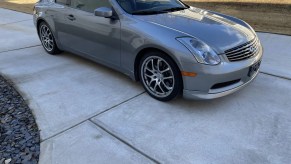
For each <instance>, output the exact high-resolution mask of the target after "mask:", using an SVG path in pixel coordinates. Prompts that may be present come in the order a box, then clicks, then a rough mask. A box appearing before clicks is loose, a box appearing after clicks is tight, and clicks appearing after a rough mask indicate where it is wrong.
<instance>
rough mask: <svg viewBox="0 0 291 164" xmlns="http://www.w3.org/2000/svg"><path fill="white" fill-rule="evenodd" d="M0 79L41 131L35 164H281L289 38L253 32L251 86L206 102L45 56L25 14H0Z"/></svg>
mask: <svg viewBox="0 0 291 164" xmlns="http://www.w3.org/2000/svg"><path fill="white" fill-rule="evenodd" d="M0 18H1V19H0V34H1V35H0V73H1V74H2V75H4V76H5V77H6V78H8V79H10V80H11V81H13V83H14V85H15V87H16V88H17V89H18V91H19V92H20V93H21V94H22V95H23V96H24V98H25V99H26V100H27V102H28V104H29V106H30V108H31V109H32V111H33V113H34V115H35V117H36V121H37V124H38V126H39V129H40V130H41V131H40V133H41V140H42V142H41V156H40V163H61V164H65V163H68V164H70V163H202V164H204V163H205V164H206V163H235V164H239V163H264V164H265V163H276V164H277V163H278V164H279V163H289V162H290V161H291V103H290V100H291V72H290V70H291V64H290V63H291V54H290V52H291V47H290V45H291V37H289V36H282V35H274V34H265V33H259V37H260V38H261V41H262V44H263V45H264V48H265V56H264V60H263V64H262V69H261V72H260V74H259V76H258V78H257V79H256V80H255V81H254V82H253V83H252V84H251V85H250V86H248V87H246V88H245V89H243V90H241V91H240V92H237V93H235V94H233V95H231V96H227V97H224V98H220V99H216V100H212V101H187V100H184V99H181V98H179V99H176V100H174V101H172V102H168V103H162V102H159V101H156V100H154V99H152V98H150V97H149V96H148V95H147V94H146V93H145V92H144V90H143V89H142V87H141V85H140V84H139V83H136V82H133V81H132V80H130V79H129V78H128V77H127V76H125V75H123V74H121V73H118V72H116V71H113V70H111V69H108V68H106V67H104V66H102V65H99V64H95V63H93V62H91V61H89V60H86V59H83V58H80V57H77V56H76V55H73V54H70V53H63V54H61V55H58V56H51V55H48V54H47V53H46V52H45V51H44V50H43V48H42V47H41V46H40V41H39V39H38V37H37V34H36V30H35V28H34V26H33V23H32V16H31V15H27V14H23V13H18V12H14V11H10V10H5V9H0Z"/></svg>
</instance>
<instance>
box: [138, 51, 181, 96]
mask: <svg viewBox="0 0 291 164" xmlns="http://www.w3.org/2000/svg"><path fill="white" fill-rule="evenodd" d="M139 71H140V72H139V75H140V80H141V82H142V84H143V87H144V88H145V90H146V91H147V93H148V94H149V95H150V96H152V97H153V98H155V99H157V100H160V101H170V100H172V99H174V98H175V97H177V96H178V95H179V94H180V93H181V90H182V77H181V73H180V71H179V68H178V67H177V65H176V64H175V63H174V61H173V60H172V59H171V58H170V57H168V56H167V55H166V54H164V53H161V52H150V53H147V54H145V55H144V56H143V57H142V59H141V62H140V68H139Z"/></svg>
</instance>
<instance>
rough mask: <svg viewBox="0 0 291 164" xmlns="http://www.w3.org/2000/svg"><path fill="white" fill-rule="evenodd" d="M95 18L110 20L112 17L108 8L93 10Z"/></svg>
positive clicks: (111, 12)
mask: <svg viewBox="0 0 291 164" xmlns="http://www.w3.org/2000/svg"><path fill="white" fill-rule="evenodd" d="M94 14H95V16H99V17H105V18H110V17H112V15H113V11H112V9H110V8H108V7H99V8H97V9H95V10H94Z"/></svg>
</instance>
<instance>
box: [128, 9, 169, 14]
mask: <svg viewBox="0 0 291 164" xmlns="http://www.w3.org/2000/svg"><path fill="white" fill-rule="evenodd" d="M162 13H168V11H165V10H140V11H134V12H132V13H131V14H133V15H151V14H162Z"/></svg>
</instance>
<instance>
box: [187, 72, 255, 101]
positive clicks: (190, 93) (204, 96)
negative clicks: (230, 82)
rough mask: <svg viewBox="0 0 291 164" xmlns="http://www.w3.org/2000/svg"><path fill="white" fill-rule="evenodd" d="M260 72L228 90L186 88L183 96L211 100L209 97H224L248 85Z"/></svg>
mask: <svg viewBox="0 0 291 164" xmlns="http://www.w3.org/2000/svg"><path fill="white" fill-rule="evenodd" d="M258 74H259V70H258V71H257V72H256V73H255V74H254V76H253V77H252V78H251V79H250V80H249V81H247V82H245V83H243V84H241V85H239V86H237V87H234V88H232V89H229V90H226V91H222V92H218V93H205V92H199V91H190V90H184V91H183V97H184V98H186V99H195V100H209V99H216V98H219V97H224V96H227V95H229V94H232V93H234V92H236V91H238V90H240V89H242V88H244V87H245V86H247V85H248V84H249V83H251V82H252V81H253V80H254V79H255V78H256V77H257V75H258Z"/></svg>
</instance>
